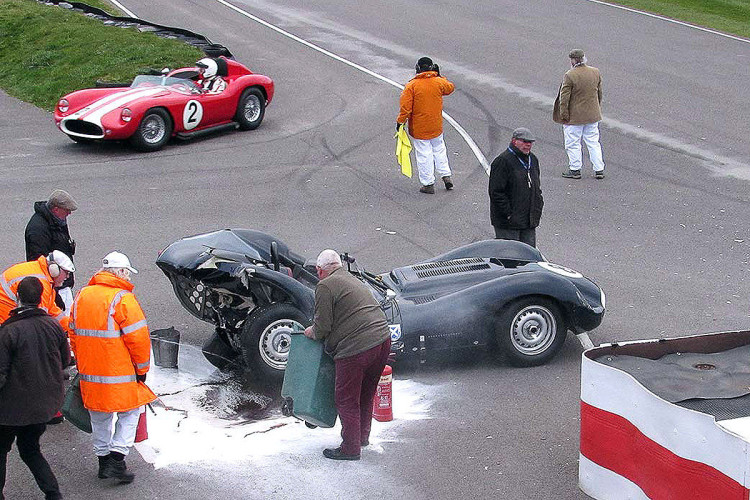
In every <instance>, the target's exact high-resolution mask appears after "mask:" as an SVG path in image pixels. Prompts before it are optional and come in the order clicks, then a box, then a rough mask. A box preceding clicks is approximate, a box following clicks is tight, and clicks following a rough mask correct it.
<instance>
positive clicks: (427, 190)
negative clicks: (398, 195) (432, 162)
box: [419, 184, 435, 194]
mask: <svg viewBox="0 0 750 500" xmlns="http://www.w3.org/2000/svg"><path fill="white" fill-rule="evenodd" d="M419 192H420V193H427V194H435V184H427V185H426V186H422V187H421V188H419Z"/></svg>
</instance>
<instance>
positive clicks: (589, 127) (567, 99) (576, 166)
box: [552, 49, 604, 179]
mask: <svg viewBox="0 0 750 500" xmlns="http://www.w3.org/2000/svg"><path fill="white" fill-rule="evenodd" d="M568 57H570V65H571V66H572V68H571V69H569V70H568V71H567V72H566V73H565V77H564V78H563V82H562V85H560V91H559V92H558V94H557V99H556V100H555V108H554V110H553V114H552V119H553V120H554V121H555V122H556V123H562V126H563V133H564V135H565V152H566V153H568V164H569V168H568V170H566V171H565V172H563V174H562V176H563V177H566V178H569V179H580V178H581V167H582V166H583V161H582V156H581V140H583V142H585V143H586V148H587V149H588V151H589V159H590V160H591V165H592V167H593V168H594V177H596V178H597V179H604V159H603V158H602V147H601V145H600V144H599V121H600V120H601V119H602V110H601V102H602V77H601V75H600V74H599V70H598V69H596V68H594V67H593V66H587V65H586V56H585V55H584V54H583V51H582V50H581V49H574V50H571V51H570V54H568Z"/></svg>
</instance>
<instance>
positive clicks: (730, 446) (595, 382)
mask: <svg viewBox="0 0 750 500" xmlns="http://www.w3.org/2000/svg"><path fill="white" fill-rule="evenodd" d="M747 344H750V332H728V333H718V334H708V335H697V336H693V337H684V338H678V339H666V340H664V339H662V340H653V341H637V342H628V343H622V344H619V345H616V346H612V345H603V346H600V347H596V348H594V349H589V350H588V351H586V352H584V353H583V356H582V364H581V444H580V462H579V486H580V488H581V490H583V492H584V493H586V494H587V495H589V496H591V497H593V498H596V499H600V500H626V499H627V500H636V499H647V498H648V499H652V500H661V499H680V500H683V499H699V498H700V499H712V500H713V499H716V500H719V499H721V500H748V498H750V489H749V487H750V417H745V418H744V419H735V420H737V421H742V422H739V425H737V422H735V423H734V425H733V424H732V421H723V422H722V423H721V424H717V422H716V420H715V419H714V417H713V416H712V415H708V414H705V413H700V412H697V411H693V410H689V409H686V408H683V407H680V406H678V405H675V404H672V403H669V402H667V401H665V400H664V399H661V398H660V397H658V396H656V395H655V394H653V393H652V392H650V391H649V390H648V389H646V388H645V387H644V386H643V385H641V384H640V383H639V382H638V380H637V379H636V378H635V377H633V376H632V375H630V374H628V373H626V372H624V371H622V370H619V369H617V368H614V367H611V366H607V365H605V364H602V363H599V362H597V361H595V359H597V358H599V357H601V356H603V355H606V354H613V353H614V352H615V351H616V353H617V354H618V355H632V356H642V357H648V358H651V359H657V358H658V357H661V356H663V355H664V354H669V353H674V352H702V353H708V352H721V351H723V350H728V349H731V348H734V347H738V346H741V345H747ZM748 363H750V359H749V360H748ZM729 428H733V429H734V430H735V432H732V431H730V430H728V429H729Z"/></svg>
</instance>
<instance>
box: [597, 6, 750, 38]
mask: <svg viewBox="0 0 750 500" xmlns="http://www.w3.org/2000/svg"><path fill="white" fill-rule="evenodd" d="M586 1H587V2H591V3H598V4H600V5H607V6H609V7H614V8H616V9H622V10H626V11H628V12H634V13H636V14H641V15H643V16H648V17H653V18H654V19H661V20H662V21H667V22H668V23H674V24H679V25H680V26H686V27H688V28H693V29H696V30H699V31H705V32H706V33H711V34H712V35H719V36H723V37H724V38H731V39H732V40H737V41H738V42H744V43H750V40H748V39H747V38H742V37H739V36H734V35H730V34H728V33H722V32H721V31H716V30H712V29H709V28H704V27H702V26H696V25H695V24H690V23H686V22H684V21H678V20H677V19H672V18H669V17H665V16H660V15H658V14H652V13H651V12H645V11H642V10H638V9H633V8H631V7H625V6H623V5H617V4H613V3H609V2H603V1H602V0H586Z"/></svg>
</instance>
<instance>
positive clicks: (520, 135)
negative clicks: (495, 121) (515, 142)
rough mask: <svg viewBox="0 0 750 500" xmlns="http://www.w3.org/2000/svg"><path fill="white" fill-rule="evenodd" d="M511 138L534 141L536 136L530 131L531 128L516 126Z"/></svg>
mask: <svg viewBox="0 0 750 500" xmlns="http://www.w3.org/2000/svg"><path fill="white" fill-rule="evenodd" d="M513 139H521V140H522V141H527V142H534V141H535V140H536V137H534V134H532V133H531V130H529V129H527V128H526V127H518V128H517V129H515V130H514V131H513Z"/></svg>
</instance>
